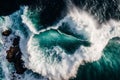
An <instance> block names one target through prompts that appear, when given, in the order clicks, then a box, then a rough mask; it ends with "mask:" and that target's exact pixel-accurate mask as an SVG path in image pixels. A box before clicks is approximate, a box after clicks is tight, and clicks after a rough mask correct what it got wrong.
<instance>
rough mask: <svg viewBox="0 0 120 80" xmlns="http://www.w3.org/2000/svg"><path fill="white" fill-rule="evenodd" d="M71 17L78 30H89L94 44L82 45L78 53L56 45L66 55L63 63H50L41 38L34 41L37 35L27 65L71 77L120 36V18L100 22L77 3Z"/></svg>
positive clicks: (58, 78)
mask: <svg viewBox="0 0 120 80" xmlns="http://www.w3.org/2000/svg"><path fill="white" fill-rule="evenodd" d="M68 17H70V18H67V19H65V20H64V21H65V22H68V23H69V24H70V25H73V23H71V22H69V21H70V20H68V19H72V21H73V22H74V23H75V25H76V26H74V28H76V30H81V31H82V30H83V31H85V32H87V34H88V36H89V39H88V40H89V42H91V46H90V47H85V46H81V47H79V49H77V50H76V51H75V53H74V54H72V55H67V54H66V53H65V51H64V50H63V49H61V48H60V47H59V46H55V47H54V48H53V49H54V50H55V51H56V52H57V53H58V54H59V55H61V56H62V61H61V62H60V63H56V62H53V63H49V62H46V60H47V58H46V57H45V56H44V55H43V52H42V50H40V46H41V45H39V44H38V43H37V41H34V39H33V36H32V37H31V38H30V40H29V41H28V44H27V47H28V49H27V50H28V54H29V57H28V60H29V62H27V63H26V64H28V65H26V67H28V68H29V69H32V70H33V71H34V72H37V73H39V74H42V75H43V76H46V77H48V78H49V79H50V80H68V79H69V78H70V77H75V76H76V73H77V70H78V67H79V66H80V65H82V64H84V62H93V61H96V60H99V59H100V58H101V56H102V51H103V49H104V48H105V46H106V45H107V43H108V41H109V40H110V39H111V38H113V37H116V36H120V33H119V32H120V22H117V21H115V20H110V21H109V22H108V23H106V24H102V25H99V24H98V23H97V21H96V20H95V19H94V18H93V17H92V16H91V15H90V14H88V13H87V12H85V11H81V10H78V9H77V8H76V7H74V8H72V10H70V11H69V13H68ZM25 23H28V22H25ZM58 24H59V23H58ZM28 26H29V25H28ZM70 28H73V27H70ZM76 30H75V31H76ZM39 34H40V33H39ZM78 34H79V31H78ZM50 57H51V56H50Z"/></svg>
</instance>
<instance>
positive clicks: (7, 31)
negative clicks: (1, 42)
mask: <svg viewBox="0 0 120 80" xmlns="http://www.w3.org/2000/svg"><path fill="white" fill-rule="evenodd" d="M11 33H12V31H11V30H5V31H3V32H2V35H3V36H9V35H10V34H11Z"/></svg>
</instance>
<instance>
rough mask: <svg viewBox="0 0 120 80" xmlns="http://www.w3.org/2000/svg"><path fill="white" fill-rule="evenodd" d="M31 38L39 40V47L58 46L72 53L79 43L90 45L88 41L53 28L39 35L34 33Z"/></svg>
mask: <svg viewBox="0 0 120 80" xmlns="http://www.w3.org/2000/svg"><path fill="white" fill-rule="evenodd" d="M33 39H34V40H35V41H39V42H38V43H39V45H40V47H41V48H46V47H47V48H51V47H53V46H60V47H61V48H63V49H64V50H65V51H66V53H68V54H73V53H74V51H76V49H78V48H79V47H80V46H81V45H85V46H90V43H89V42H87V41H81V40H80V39H78V38H75V37H73V36H71V35H67V34H64V33H61V32H60V31H57V30H53V29H52V30H48V31H45V32H42V33H40V34H39V35H37V34H36V35H34V37H33Z"/></svg>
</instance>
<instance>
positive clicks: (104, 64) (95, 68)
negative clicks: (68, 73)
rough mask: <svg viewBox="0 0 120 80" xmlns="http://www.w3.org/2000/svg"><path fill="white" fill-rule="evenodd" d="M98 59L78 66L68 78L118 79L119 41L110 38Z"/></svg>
mask: <svg viewBox="0 0 120 80" xmlns="http://www.w3.org/2000/svg"><path fill="white" fill-rule="evenodd" d="M103 53H104V54H103V56H102V57H101V59H100V60H98V61H95V62H92V63H85V64H84V65H82V66H80V67H79V70H78V73H77V77H76V78H74V79H70V80H120V43H119V42H118V41H115V40H110V41H109V43H108V45H107V46H106V47H105V49H104V51H103Z"/></svg>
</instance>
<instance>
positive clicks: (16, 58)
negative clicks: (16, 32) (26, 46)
mask: <svg viewBox="0 0 120 80" xmlns="http://www.w3.org/2000/svg"><path fill="white" fill-rule="evenodd" d="M11 33H12V31H11V30H5V31H3V32H2V35H3V36H5V37H8V36H9V35H10V34H11ZM19 43H20V37H19V36H15V38H14V39H13V43H12V45H11V46H10V48H9V50H7V51H6V53H7V56H6V59H7V60H8V62H10V63H13V64H14V67H15V70H16V73H17V74H23V73H24V72H25V71H26V68H25V67H24V62H23V60H22V59H21V56H22V52H21V50H20V47H19Z"/></svg>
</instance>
